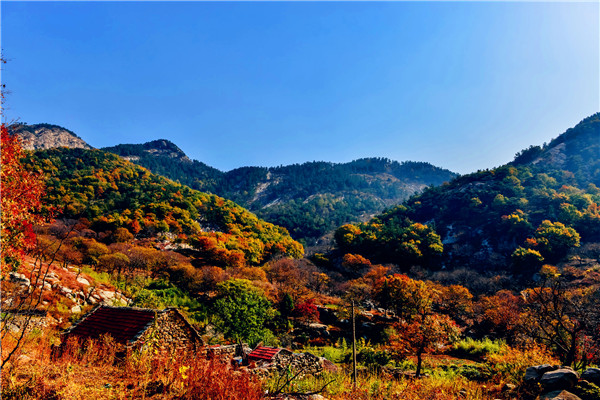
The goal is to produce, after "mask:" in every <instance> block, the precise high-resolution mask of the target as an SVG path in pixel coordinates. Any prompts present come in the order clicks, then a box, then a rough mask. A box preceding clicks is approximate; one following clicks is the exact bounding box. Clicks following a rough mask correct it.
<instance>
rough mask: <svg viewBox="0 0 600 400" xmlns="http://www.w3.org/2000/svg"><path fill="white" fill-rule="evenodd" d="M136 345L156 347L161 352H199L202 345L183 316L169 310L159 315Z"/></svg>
mask: <svg viewBox="0 0 600 400" xmlns="http://www.w3.org/2000/svg"><path fill="white" fill-rule="evenodd" d="M136 345H137V346H140V347H142V346H144V345H151V346H154V345H155V346H157V347H158V348H159V349H161V350H198V349H199V348H200V347H201V346H202V343H201V340H200V339H199V338H197V336H196V334H195V333H194V331H193V330H192V328H191V327H190V326H189V324H188V323H187V322H186V321H185V320H184V319H183V316H181V315H180V314H179V313H178V312H177V311H176V310H167V311H165V312H162V313H159V314H158V315H157V318H156V320H155V321H154V323H153V325H152V326H151V327H149V328H148V329H147V330H146V332H144V333H143V334H142V336H141V337H140V338H139V340H138V341H137V342H136Z"/></svg>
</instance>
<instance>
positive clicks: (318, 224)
mask: <svg viewBox="0 0 600 400" xmlns="http://www.w3.org/2000/svg"><path fill="white" fill-rule="evenodd" d="M104 150H106V151H109V152H112V153H115V154H118V155H120V156H122V157H124V158H126V159H128V160H131V161H132V162H135V163H137V164H139V165H142V166H144V167H146V168H148V169H149V170H151V171H152V172H155V173H157V174H160V175H163V176H166V177H169V178H171V179H173V180H176V181H179V182H181V183H182V184H185V185H188V186H190V187H192V188H194V189H198V190H202V191H206V192H209V193H214V194H217V195H219V196H222V197H224V198H227V199H230V200H232V201H234V202H236V203H238V204H240V205H242V206H243V207H246V208H248V209H249V210H251V211H253V212H255V213H256V214H257V215H258V216H259V217H261V218H264V219H265V220H267V221H269V222H272V223H274V224H277V225H281V226H283V227H285V228H287V229H288V230H289V232H290V233H291V235H292V237H294V238H295V239H298V240H302V241H303V242H304V243H308V244H314V243H316V241H317V239H318V238H320V237H322V236H323V235H325V234H327V233H328V232H331V231H333V230H334V229H335V228H337V227H338V226H340V225H342V224H344V223H347V222H358V221H364V220H367V219H368V218H370V217H371V216H373V215H374V214H376V213H377V212H381V211H383V210H384V209H385V208H386V207H389V206H391V205H394V204H397V203H399V202H401V201H403V200H405V199H407V198H408V197H409V196H411V195H412V194H414V193H417V192H419V191H421V190H422V189H424V188H425V187H426V186H428V185H439V184H441V183H443V182H445V181H449V180H450V179H452V178H453V177H455V176H456V174H454V173H452V172H450V171H448V170H444V169H441V168H437V167H434V166H433V165H431V164H428V163H423V162H403V163H399V162H396V161H391V160H389V159H385V158H365V159H360V160H355V161H352V162H349V163H344V164H335V163H330V162H308V163H304V164H294V165H288V166H280V167H274V168H265V167H243V168H237V169H234V170H232V171H229V172H221V171H219V170H216V169H215V168H212V167H209V166H208V165H206V164H204V163H202V162H199V161H196V160H190V159H189V158H188V157H187V156H186V155H185V153H183V151H181V150H180V149H179V148H178V147H177V146H175V145H174V144H173V143H170V142H168V141H165V140H156V141H153V142H148V143H144V144H139V145H130V144H127V145H124V144H123V145H118V146H114V147H107V148H104Z"/></svg>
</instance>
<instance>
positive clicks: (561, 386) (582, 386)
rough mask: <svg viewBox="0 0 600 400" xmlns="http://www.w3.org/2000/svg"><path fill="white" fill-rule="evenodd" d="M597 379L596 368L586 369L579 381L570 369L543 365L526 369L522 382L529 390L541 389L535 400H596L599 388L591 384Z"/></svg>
mask: <svg viewBox="0 0 600 400" xmlns="http://www.w3.org/2000/svg"><path fill="white" fill-rule="evenodd" d="M599 377H600V369H598V368H588V369H587V370H586V371H584V372H583V373H582V374H581V380H580V377H579V374H578V373H577V372H575V371H574V370H573V369H572V368H570V367H564V366H559V365H550V364H543V365H536V366H533V367H529V368H527V370H526V371H525V376H524V378H523V380H524V382H525V384H527V385H530V387H531V388H537V387H541V392H542V393H541V394H540V395H539V396H538V397H537V400H598V399H600V388H599V387H598V386H597V385H596V384H594V383H593V382H594V380H595V379H598V378H599ZM536 390H537V389H536Z"/></svg>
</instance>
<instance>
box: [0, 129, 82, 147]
mask: <svg viewBox="0 0 600 400" xmlns="http://www.w3.org/2000/svg"><path fill="white" fill-rule="evenodd" d="M9 130H10V131H11V132H13V133H15V134H17V135H19V136H20V137H21V139H22V140H23V148H24V149H26V150H44V149H54V148H57V147H68V148H70V149H77V148H80V149H93V147H91V146H90V145H89V144H87V143H86V142H85V141H84V140H83V139H81V138H80V137H79V136H77V135H76V134H74V133H73V132H71V131H70V130H68V129H65V128H63V127H60V126H58V125H50V124H36V125H26V124H15V125H11V126H10V127H9Z"/></svg>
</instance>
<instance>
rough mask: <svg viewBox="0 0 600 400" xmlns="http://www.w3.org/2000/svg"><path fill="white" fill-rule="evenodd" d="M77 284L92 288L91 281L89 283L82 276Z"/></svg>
mask: <svg viewBox="0 0 600 400" xmlns="http://www.w3.org/2000/svg"><path fill="white" fill-rule="evenodd" d="M77 282H79V283H81V284H82V285H85V286H90V281H88V280H87V279H85V278H84V277H83V276H80V277H78V278H77Z"/></svg>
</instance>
